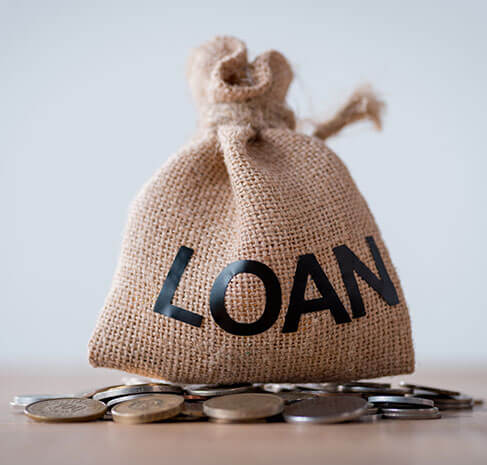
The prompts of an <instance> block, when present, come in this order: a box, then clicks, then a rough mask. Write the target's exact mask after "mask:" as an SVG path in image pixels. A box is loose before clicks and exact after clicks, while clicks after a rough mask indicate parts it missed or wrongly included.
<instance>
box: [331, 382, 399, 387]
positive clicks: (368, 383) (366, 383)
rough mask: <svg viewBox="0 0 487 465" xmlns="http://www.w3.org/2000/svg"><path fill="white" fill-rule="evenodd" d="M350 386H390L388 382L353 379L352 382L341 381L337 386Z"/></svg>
mask: <svg viewBox="0 0 487 465" xmlns="http://www.w3.org/2000/svg"><path fill="white" fill-rule="evenodd" d="M342 386H344V387H351V386H357V387H368V388H377V389H380V388H390V387H391V384H390V383H377V382H372V381H354V382H352V383H343V384H340V385H339V387H342Z"/></svg>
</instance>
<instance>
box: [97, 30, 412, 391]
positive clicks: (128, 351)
mask: <svg viewBox="0 0 487 465" xmlns="http://www.w3.org/2000/svg"><path fill="white" fill-rule="evenodd" d="M291 80H292V71H291V68H290V66H289V64H288V62H287V61H286V59H285V58H284V57H283V56H282V55H281V54H280V53H278V52H275V51H271V52H268V53H265V54H263V55H261V56H259V57H258V58H257V59H256V60H255V61H254V62H252V63H248V61H247V53H246V49H245V46H244V45H243V43H242V42H240V41H239V40H237V39H234V38H229V37H218V38H216V39H214V40H213V41H211V42H209V43H206V44H204V45H203V46H202V47H200V48H199V49H197V50H196V51H195V52H194V54H193V55H192V58H191V60H190V65H189V81H190V85H191V88H192V91H193V94H194V96H195V99H196V102H197V104H198V107H199V111H200V124H199V130H198V133H197V136H196V137H195V138H194V139H193V140H192V141H191V142H190V143H189V144H188V145H187V146H185V147H184V148H183V149H182V150H181V151H179V152H178V153H177V154H175V155H174V156H173V157H172V158H171V159H170V160H169V161H168V162H167V163H166V164H165V165H164V166H163V167H162V168H160V169H159V170H158V171H157V172H156V173H155V174H154V176H153V177H152V178H151V179H150V180H149V181H148V182H147V183H146V184H145V186H144V187H143V188H142V190H141V192H140V193H139V194H138V195H137V197H136V199H135V200H134V202H133V204H132V206H131V209H130V213H129V219H128V225H127V227H126V231H125V235H124V239H123V244H122V250H121V257H120V260H119V263H118V266H117V269H116V272H115V276H114V279H113V284H112V287H111V290H110V292H109V294H108V297H107V299H106V302H105V305H104V308H103V310H102V312H101V314H100V316H99V319H98V322H97V325H96V328H95V331H94V333H93V336H92V338H91V341H90V344H89V358H90V362H91V364H92V365H93V366H103V367H111V368H118V369H121V370H125V371H128V372H132V373H138V374H141V375H147V376H151V377H158V378H163V379H167V380H172V381H178V382H184V383H232V382H244V381H250V382H259V381H262V382H263V381H275V382H279V381H289V382H292V381H326V380H336V379H340V380H350V379H360V378H373V377H378V376H385V375H394V374H400V373H408V372H411V371H412V370H413V368H414V352H413V346H412V339H411V328H410V320H409V314H408V309H407V306H406V303H405V300H404V296H403V293H402V290H401V286H400V283H399V279H398V277H397V274H396V272H395V270H394V267H393V265H392V263H391V261H390V258H389V254H388V251H387V249H386V247H385V245H384V243H383V240H382V238H381V235H380V232H379V230H378V228H377V225H376V223H375V221H374V219H373V217H372V215H371V213H370V211H369V209H368V206H367V204H366V202H365V200H364V199H363V197H362V195H361V194H360V192H359V191H358V189H357V187H356V185H355V184H354V181H353V180H352V178H351V177H350V174H349V172H348V170H347V168H346V167H345V166H344V164H343V163H342V162H341V161H340V159H339V158H338V157H337V156H336V155H335V154H334V153H333V152H332V151H331V150H330V149H329V148H328V147H327V146H326V145H325V143H324V142H323V141H322V140H320V139H318V138H317V137H310V136H306V135H303V134H299V133H297V132H296V131H295V130H294V127H295V120H294V115H293V113H292V111H291V110H289V108H288V107H287V106H286V104H285V97H286V92H287V89H288V86H289V84H290V82H291ZM366 236H373V238H374V239H375V241H376V243H377V246H378V248H379V250H380V254H381V256H382V258H383V260H384V263H385V266H386V269H387V271H388V273H389V275H390V277H391V279H392V281H393V283H394V285H395V287H396V290H397V292H398V296H399V301H400V302H399V304H397V305H395V306H389V305H388V304H387V303H385V302H384V300H383V299H382V298H381V297H380V296H379V295H378V294H377V293H376V292H375V291H374V290H373V289H372V288H371V287H370V286H368V285H367V284H366V283H365V282H364V281H363V280H362V279H360V278H357V281H358V283H359V288H360V292H361V295H362V298H363V301H364V305H365V308H366V312H367V314H366V316H364V317H361V318H357V319H352V321H351V322H349V323H346V324H340V325H338V324H336V322H335V321H334V319H333V317H332V315H331V314H330V312H329V311H318V312H314V313H308V314H305V315H302V317H301V320H300V323H299V329H298V331H297V332H293V333H282V327H283V322H284V318H285V315H286V311H287V305H288V303H289V296H290V291H291V287H292V284H293V277H294V274H295V271H296V262H297V258H298V256H300V255H303V254H308V253H313V254H314V255H315V256H316V258H317V259H318V262H319V263H320V265H321V266H322V268H323V269H324V270H325V272H326V274H327V276H328V278H329V280H330V282H331V283H332V285H333V287H334V288H335V290H336V292H337V294H338V296H339V297H340V300H341V301H342V302H343V304H344V305H345V308H346V309H347V311H348V312H349V313H350V314H351V311H350V304H349V298H348V295H347V293H346V290H345V286H344V284H343V281H342V277H341V274H340V270H339V267H338V265H337V262H336V260H335V257H334V255H333V251H332V249H333V248H334V247H336V246H339V245H342V244H346V245H347V246H348V247H349V248H350V249H351V250H352V251H353V252H354V253H355V254H356V255H357V256H358V257H359V258H360V260H361V261H363V262H364V263H365V264H366V265H367V267H368V268H370V270H372V271H373V272H374V274H376V273H377V271H376V267H375V264H374V261H373V259H372V257H371V252H370V250H369V248H368V246H367V243H366V241H365V237H366ZM183 245H184V246H186V247H190V248H192V249H194V255H193V257H192V258H191V260H190V262H189V265H188V266H187V268H186V270H185V272H184V274H183V276H182V279H181V281H180V283H179V286H178V288H177V291H176V294H175V296H174V299H173V301H172V303H173V304H174V305H176V306H178V307H181V308H183V309H187V310H189V311H191V312H194V313H197V314H199V315H201V316H203V318H204V320H203V323H202V325H201V327H200V328H197V327H194V326H191V325H188V324H186V323H183V322H180V321H177V320H175V319H173V318H169V317H167V316H165V315H161V314H158V313H155V312H154V311H153V308H154V303H155V301H156V299H157V297H158V295H159V292H160V290H161V287H162V285H163V282H164V280H165V278H166V276H167V273H168V271H169V269H170V267H171V265H172V263H173V260H174V258H175V256H176V254H177V252H178V250H179V248H180V247H181V246H183ZM245 259H247V260H256V261H259V262H262V263H264V264H266V265H267V266H269V267H270V268H271V269H272V270H273V271H274V273H275V274H276V275H277V277H278V278H279V281H280V284H281V288H282V302H283V303H282V308H281V311H280V314H279V318H278V320H277V322H276V323H275V324H274V325H273V326H272V327H271V328H270V329H268V330H267V331H265V332H263V333H261V334H258V335H254V336H235V335H232V334H229V333H227V332H225V331H224V330H222V329H221V328H220V327H219V326H217V325H216V324H215V322H214V320H213V319H212V317H211V314H210V310H209V296H210V291H211V288H212V285H213V282H214V280H215V278H216V277H217V276H218V274H219V273H220V272H221V271H222V270H223V269H224V268H225V267H226V266H227V265H228V264H230V263H232V262H235V261H237V260H245ZM306 297H307V298H308V299H311V298H317V297H321V295H320V294H319V293H318V291H317V290H316V289H315V288H314V287H313V283H312V282H311V281H310V282H309V283H308V287H307V291H306ZM225 303H226V307H227V310H228V313H229V314H230V315H231V316H232V317H233V318H234V319H235V320H237V321H240V322H253V321H255V320H257V319H258V318H259V316H260V315H261V314H262V311H263V308H264V304H265V290H264V286H263V284H262V282H261V281H260V279H259V278H257V277H256V276H254V275H252V274H247V273H245V274H239V275H237V276H236V277H235V278H234V279H233V280H232V281H231V283H230V285H229V287H228V289H227V292H226V295H225Z"/></svg>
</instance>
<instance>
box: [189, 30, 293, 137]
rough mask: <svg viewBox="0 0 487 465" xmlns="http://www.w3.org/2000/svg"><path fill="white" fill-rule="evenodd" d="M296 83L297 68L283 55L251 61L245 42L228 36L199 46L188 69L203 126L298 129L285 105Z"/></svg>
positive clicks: (273, 53)
mask: <svg viewBox="0 0 487 465" xmlns="http://www.w3.org/2000/svg"><path fill="white" fill-rule="evenodd" d="M292 79H293V72H292V69H291V66H290V65H289V63H288V62H287V60H286V58H284V56H283V55H282V54H280V53H279V52H276V51H273V50H272V51H269V52H266V53H263V54H262V55H259V56H258V57H257V58H256V59H255V60H254V61H253V62H251V63H249V62H248V59H247V49H246V47H245V44H244V43H243V42H242V41H240V40H239V39H236V38H234V37H228V36H223V37H216V38H215V39H213V40H211V41H209V42H206V43H205V44H203V45H202V46H200V47H198V48H197V49H196V50H194V52H193V53H192V55H191V57H190V60H189V66H188V80H189V85H190V87H191V91H192V93H193V96H194V99H195V101H196V103H197V106H198V109H199V112H200V124H201V125H202V126H203V127H208V126H218V125H222V124H238V125H250V126H252V127H254V128H256V129H261V128H264V127H287V128H289V129H294V128H295V126H296V122H295V118H294V114H293V112H292V111H291V110H290V109H289V108H288V107H287V106H286V103H285V99H286V94H287V91H288V88H289V85H290V84H291V81H292Z"/></svg>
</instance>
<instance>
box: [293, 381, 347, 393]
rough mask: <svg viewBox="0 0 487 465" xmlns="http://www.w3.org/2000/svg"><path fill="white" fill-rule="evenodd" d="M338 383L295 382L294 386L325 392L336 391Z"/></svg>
mask: <svg viewBox="0 0 487 465" xmlns="http://www.w3.org/2000/svg"><path fill="white" fill-rule="evenodd" d="M338 386H339V384H338V383H300V384H296V387H298V388H301V389H307V390H310V391H326V392H336V391H337V388H338Z"/></svg>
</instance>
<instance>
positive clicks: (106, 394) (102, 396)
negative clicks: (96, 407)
mask: <svg viewBox="0 0 487 465" xmlns="http://www.w3.org/2000/svg"><path fill="white" fill-rule="evenodd" d="M181 392H182V390H181V388H179V387H177V386H169V385H167V384H159V383H148V384H133V385H130V386H126V385H121V386H116V387H112V388H109V389H106V390H104V391H100V392H97V393H96V394H95V395H94V396H93V399H95V400H102V401H103V402H108V401H109V400H111V399H114V398H115V397H121V396H128V395H132V394H150V393H168V394H180V393H181Z"/></svg>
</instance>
